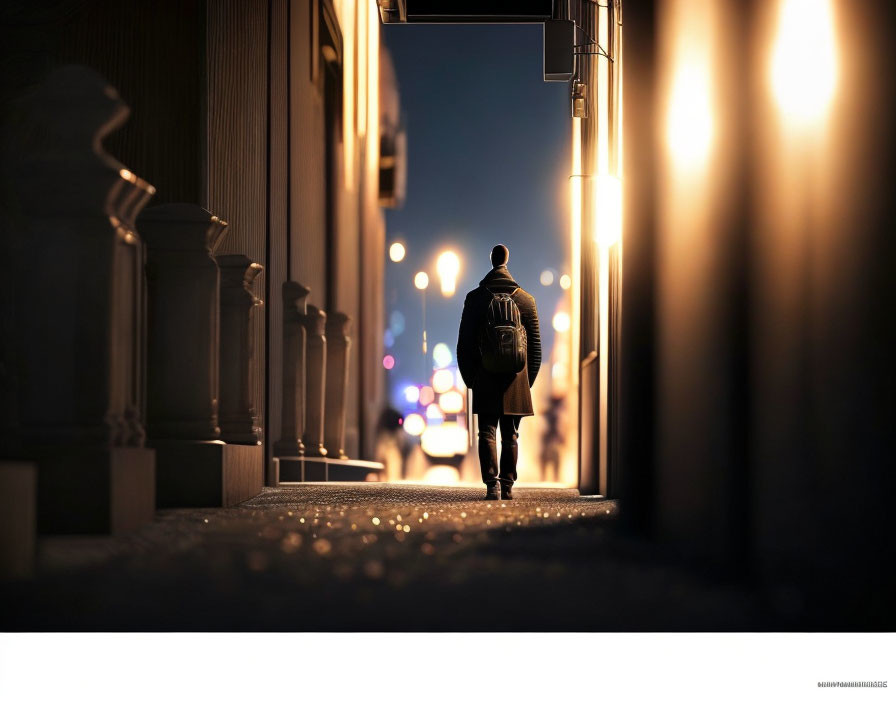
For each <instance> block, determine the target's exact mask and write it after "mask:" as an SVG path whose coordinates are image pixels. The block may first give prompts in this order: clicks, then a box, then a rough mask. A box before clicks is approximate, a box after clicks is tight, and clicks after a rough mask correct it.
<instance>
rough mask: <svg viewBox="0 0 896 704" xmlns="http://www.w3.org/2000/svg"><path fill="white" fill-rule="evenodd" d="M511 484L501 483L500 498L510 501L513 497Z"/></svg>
mask: <svg viewBox="0 0 896 704" xmlns="http://www.w3.org/2000/svg"><path fill="white" fill-rule="evenodd" d="M512 489H513V485H512V484H502V485H501V498H502V499H504V500H505V501H510V500H512V499H513V491H512Z"/></svg>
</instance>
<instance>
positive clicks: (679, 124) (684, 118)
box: [665, 0, 715, 169]
mask: <svg viewBox="0 0 896 704" xmlns="http://www.w3.org/2000/svg"><path fill="white" fill-rule="evenodd" d="M675 7H676V8H677V11H676V13H675V22H676V28H677V31H676V34H675V40H674V46H673V47H672V53H671V57H670V64H669V65H670V69H671V80H672V88H671V91H670V93H669V96H668V100H667V105H666V119H665V123H666V145H667V147H668V149H669V152H670V154H671V156H672V159H673V161H674V162H675V166H676V167H678V168H679V169H699V168H702V167H703V166H704V164H705V163H706V160H707V158H708V157H709V153H710V150H711V148H712V144H713V138H714V132H715V125H714V117H713V93H712V88H713V86H712V74H711V70H712V64H713V56H712V46H711V43H712V26H711V17H712V8H711V3H708V0H705V1H704V2H699V3H694V4H687V5H681V6H679V5H676V6H675Z"/></svg>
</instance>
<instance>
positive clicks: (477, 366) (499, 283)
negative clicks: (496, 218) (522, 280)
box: [457, 266, 541, 416]
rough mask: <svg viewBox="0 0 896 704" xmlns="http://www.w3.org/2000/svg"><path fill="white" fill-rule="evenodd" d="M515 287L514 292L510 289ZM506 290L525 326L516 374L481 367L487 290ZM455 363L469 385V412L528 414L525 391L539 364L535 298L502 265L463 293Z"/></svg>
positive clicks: (529, 401) (529, 405) (529, 406)
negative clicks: (523, 347)
mask: <svg viewBox="0 0 896 704" xmlns="http://www.w3.org/2000/svg"><path fill="white" fill-rule="evenodd" d="M514 289H516V293H513V291H514ZM489 292H491V293H510V294H512V295H513V301H514V303H516V305H517V308H519V309H520V319H521V321H522V324H523V327H524V328H525V329H526V348H527V349H526V352H527V358H526V366H525V368H523V370H522V371H521V372H519V373H518V374H507V375H503V374H502V375H498V374H490V373H488V372H486V371H484V370H483V369H482V355H481V353H480V351H479V335H480V332H481V329H482V323H483V319H484V317H485V314H486V311H487V310H488V304H489V303H490V302H491V293H489ZM457 366H458V368H459V369H460V373H461V376H462V377H463V379H464V383H465V384H466V385H467V386H468V387H470V388H471V389H473V413H484V414H487V415H496V416H497V415H513V416H531V415H532V414H533V411H532V394H531V393H530V392H529V389H530V388H531V386H532V384H534V383H535V377H536V376H537V375H538V370H539V368H540V367H541V334H540V333H539V330H538V310H537V309H536V308H535V299H534V298H533V297H532V296H531V295H530V294H528V293H526V292H525V291H524V290H523V289H522V288H520V285H519V284H518V283H517V282H516V281H514V280H513V277H512V276H511V275H510V272H509V271H507V267H506V266H499V267H495V268H494V269H492V270H491V271H490V272H489V273H488V275H487V276H486V277H485V278H484V279H483V280H482V281H480V282H479V287H478V288H475V289H473V290H472V291H470V292H469V293H468V294H467V297H466V299H465V300H464V312H463V314H462V315H461V318H460V330H459V331H458V334H457Z"/></svg>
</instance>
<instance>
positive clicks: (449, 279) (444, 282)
mask: <svg viewBox="0 0 896 704" xmlns="http://www.w3.org/2000/svg"><path fill="white" fill-rule="evenodd" d="M436 271H437V272H438V274H439V282H440V284H441V288H442V295H443V296H445V297H448V296H453V295H454V292H455V291H456V290H457V275H458V274H459V273H460V258H459V257H458V256H457V255H456V254H455V253H454V252H451V251H447V252H442V253H441V254H440V255H439V257H438V259H436Z"/></svg>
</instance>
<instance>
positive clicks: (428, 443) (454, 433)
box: [420, 421, 467, 457]
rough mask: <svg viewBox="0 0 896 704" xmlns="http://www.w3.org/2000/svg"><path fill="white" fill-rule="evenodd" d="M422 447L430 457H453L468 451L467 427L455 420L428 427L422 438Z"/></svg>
mask: <svg viewBox="0 0 896 704" xmlns="http://www.w3.org/2000/svg"><path fill="white" fill-rule="evenodd" d="M420 447H422V448H423V451H424V452H425V453H426V454H427V455H429V456H430V457H453V456H454V455H462V454H464V453H466V451H467V431H466V428H464V427H462V426H460V425H458V424H457V423H455V422H453V421H452V422H448V423H442V424H441V425H437V426H431V427H429V428H427V429H426V430H425V431H424V433H423V436H422V437H421V438H420Z"/></svg>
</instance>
